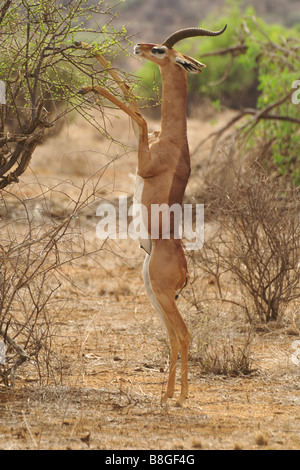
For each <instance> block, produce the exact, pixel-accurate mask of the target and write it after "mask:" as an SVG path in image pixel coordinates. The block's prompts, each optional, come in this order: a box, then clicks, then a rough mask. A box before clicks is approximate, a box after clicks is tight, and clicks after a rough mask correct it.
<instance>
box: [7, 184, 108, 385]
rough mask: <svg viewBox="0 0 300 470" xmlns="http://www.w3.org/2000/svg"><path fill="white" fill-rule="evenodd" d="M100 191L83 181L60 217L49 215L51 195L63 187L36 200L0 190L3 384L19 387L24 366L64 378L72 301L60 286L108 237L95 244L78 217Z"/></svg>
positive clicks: (47, 378) (43, 378) (45, 378)
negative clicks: (60, 346)
mask: <svg viewBox="0 0 300 470" xmlns="http://www.w3.org/2000/svg"><path fill="white" fill-rule="evenodd" d="M98 182H99V181H98ZM76 189H78V188H76ZM97 191H98V188H97V184H96V183H95V181H94V182H93V185H92V189H90V188H88V185H87V184H86V183H84V184H83V187H82V188H81V189H80V191H79V195H78V197H77V199H74V200H71V198H70V197H68V198H67V199H68V204H67V205H66V207H65V208H64V210H63V208H62V210H61V216H60V217H56V218H54V217H51V216H49V214H51V212H52V210H51V204H52V198H54V199H55V192H57V195H58V196H59V197H61V193H62V192H64V187H63V186H62V187H60V186H59V185H56V187H55V191H54V190H49V189H48V190H47V191H45V193H44V194H42V195H40V196H38V197H33V198H31V199H23V198H20V197H18V196H16V195H14V194H12V193H9V192H6V191H3V192H2V193H1V195H0V220H1V222H0V223H1V225H0V227H1V229H0V230H1V232H0V340H1V342H2V343H1V344H2V345H3V343H4V344H5V357H4V358H3V354H2V361H0V383H3V384H4V385H5V386H9V387H13V386H14V383H15V378H16V372H17V371H18V372H19V369H20V367H21V366H23V367H24V365H26V366H29V365H30V368H31V369H30V370H34V376H35V377H37V379H38V380H39V381H40V383H45V382H46V383H49V382H50V383H57V381H60V382H61V379H62V377H61V375H62V373H63V362H64V360H63V358H62V357H59V354H58V353H57V352H56V350H55V348H54V347H53V346H54V343H55V342H56V340H57V338H58V334H59V333H58V330H59V328H60V325H61V321H65V319H66V315H67V314H66V313H64V312H65V311H66V312H67V311H70V310H71V309H70V305H69V304H70V302H72V300H71V299H68V298H67V299H66V298H65V296H64V295H62V294H61V292H60V290H61V287H62V284H63V283H65V284H66V282H70V283H72V284H74V283H73V281H72V279H71V278H70V276H69V273H68V270H69V268H70V266H72V263H73V264H74V263H76V262H77V260H79V259H81V258H82V257H83V256H92V254H93V253H94V252H98V251H99V250H100V249H101V243H103V242H100V246H97V247H95V246H94V245H93V243H91V244H90V243H89V242H88V241H87V240H86V239H85V237H84V233H83V228H82V227H81V226H80V223H79V222H78V220H79V219H80V217H81V216H82V215H83V214H84V213H85V212H86V213H89V211H90V209H89V206H90V205H91V204H94V203H95V194H96V193H97ZM65 196H66V197H67V195H66V194H65ZM67 305H69V308H66V306H67ZM73 308H74V306H73ZM3 359H4V360H3Z"/></svg>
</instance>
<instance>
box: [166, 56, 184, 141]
mask: <svg viewBox="0 0 300 470" xmlns="http://www.w3.org/2000/svg"><path fill="white" fill-rule="evenodd" d="M160 71H161V76H162V105H161V133H160V136H161V137H170V138H171V139H172V140H173V141H174V142H177V141H178V140H181V141H182V140H184V141H186V140H187V123H186V97H187V77H186V72H185V71H184V70H183V69H181V68H180V67H179V66H178V65H176V64H170V65H168V66H166V67H161V68H160Z"/></svg>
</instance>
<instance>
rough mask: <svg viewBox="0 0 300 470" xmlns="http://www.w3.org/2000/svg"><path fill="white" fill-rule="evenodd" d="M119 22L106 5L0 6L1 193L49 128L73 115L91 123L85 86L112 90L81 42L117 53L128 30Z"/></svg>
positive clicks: (68, 0) (9, 0)
mask: <svg viewBox="0 0 300 470" xmlns="http://www.w3.org/2000/svg"><path fill="white" fill-rule="evenodd" d="M115 16H116V13H114V11H113V7H108V6H106V5H105V4H104V2H103V1H100V2H98V3H95V4H94V3H93V2H89V1H88V0H61V1H57V0H41V1H39V2H36V1H35V0H6V1H4V3H3V4H2V6H0V31H1V34H0V85H1V90H2V91H1V90H0V91H1V96H0V189H3V188H5V187H6V186H8V185H9V184H11V183H13V182H17V181H18V178H19V177H20V176H21V175H22V174H23V173H24V172H25V170H26V168H27V167H28V164H29V162H30V160H31V158H32V155H33V152H34V149H35V148H36V146H37V145H38V143H39V142H40V141H41V138H42V136H43V135H44V134H45V130H46V129H48V128H51V127H53V126H55V125H56V124H57V123H58V122H59V121H61V119H62V118H63V117H65V116H66V115H67V114H68V113H70V112H72V111H74V110H76V111H78V112H79V113H81V114H82V115H83V116H84V117H85V118H87V119H91V112H90V106H89V107H86V105H85V104H84V102H83V101H82V98H81V97H80V96H78V90H79V89H80V88H81V87H82V86H83V85H85V84H87V83H88V84H91V83H95V82H97V83H100V84H101V85H102V86H104V87H106V88H110V87H111V86H113V85H112V83H111V81H110V76H109V74H107V71H105V70H100V69H99V67H98V68H97V66H96V65H95V62H94V61H93V60H92V57H91V56H92V54H91V52H90V50H85V51H82V50H79V49H78V48H77V47H76V45H75V44H76V41H78V39H79V40H82V39H84V40H85V41H88V42H89V43H91V42H92V41H95V42H97V49H98V50H100V51H101V52H105V54H106V56H108V57H111V56H112V55H115V54H117V52H118V50H120V49H122V43H123V42H124V40H126V31H125V29H122V30H120V31H116V30H115V29H114V28H113V27H112V22H113V19H114V18H115ZM83 33H84V34H83ZM121 75H122V73H121ZM99 126H101V123H97V127H99Z"/></svg>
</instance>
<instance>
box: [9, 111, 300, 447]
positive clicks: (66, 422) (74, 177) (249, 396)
mask: <svg viewBox="0 0 300 470" xmlns="http://www.w3.org/2000/svg"><path fill="white" fill-rule="evenodd" d="M228 113H229V114H230V112H228ZM229 114H226V113H223V114H222V116H221V117H220V120H219V122H217V123H212V122H211V121H210V119H209V118H207V119H206V120H199V118H197V119H196V118H195V119H192V120H190V121H189V140H190V146H191V150H192V151H193V149H194V148H195V147H196V145H197V143H198V142H199V141H200V140H201V139H202V138H203V136H205V135H206V134H207V133H208V132H211V131H212V130H215V129H216V128H217V126H218V125H221V124H222V122H225V121H226V119H227V118H228V115H229ZM113 125H115V132H116V133H117V134H118V137H119V136H120V135H121V137H122V139H123V141H124V142H126V143H129V145H132V146H134V144H133V138H132V133H131V131H130V125H129V122H128V121H127V120H125V119H121V122H120V120H119V121H118V123H117V124H113ZM156 126H157V124H156V123H155V122H152V123H151V127H153V129H151V130H154V129H155V128H156ZM112 155H113V156H116V155H119V158H118V159H117V160H116V161H114V163H113V164H111V165H110V166H109V167H108V169H107V171H105V173H104V174H103V176H102V183H101V187H102V193H103V196H104V197H105V198H108V199H110V198H112V199H113V198H116V197H117V196H118V195H120V194H130V193H132V191H133V184H134V173H135V158H136V156H135V153H134V152H133V151H130V150H124V149H122V148H120V147H117V146H116V145H115V144H113V143H107V141H106V140H105V139H104V138H102V137H99V135H98V134H97V132H96V131H95V129H93V128H91V127H88V126H87V125H86V124H83V123H82V122H80V123H78V122H75V123H74V122H73V123H70V124H69V125H68V126H66V127H65V128H64V129H63V130H62V132H61V133H60V134H59V135H58V136H55V137H52V138H50V139H48V140H47V141H46V142H45V144H43V145H42V146H41V147H39V148H38V149H37V153H36V156H35V159H34V161H33V163H32V166H31V169H29V170H28V172H27V174H26V177H25V178H24V179H23V180H22V183H20V186H19V188H18V191H20V194H22V196H23V197H28V198H30V197H32V196H33V195H36V194H38V193H39V191H44V188H45V187H50V186H51V187H54V186H55V185H56V184H57V181H58V175H59V181H60V183H59V184H60V186H59V189H56V191H55V197H54V196H53V201H52V209H53V211H54V212H55V211H56V214H58V213H59V211H60V210H61V208H62V207H64V205H65V204H66V201H67V198H66V194H67V195H68V196H69V197H71V195H72V192H73V191H74V192H76V190H75V189H74V184H79V182H80V181H82V180H83V179H87V178H88V177H89V175H91V174H93V172H95V171H97V170H98V169H99V167H101V165H106V164H107V162H108V161H110V160H111V158H112ZM205 164H206V160H205V159H204V158H203V159H202V157H201V155H198V154H197V155H196V156H195V157H193V159H192V165H193V167H194V168H196V167H197V168H198V170H199V169H200V171H201V168H203V166H205ZM197 181H198V180H197V178H195V177H194V176H193V175H192V178H191V182H190V184H189V187H188V191H189V192H190V193H192V192H193V190H194V188H196V186H197V184H198V183H197ZM62 187H63V188H64V190H63V191H61V188H62ZM86 220H88V219H86ZM86 223H87V224H89V225H88V228H87V229H86V237H87V238H88V239H89V241H91V242H92V243H94V244H95V246H96V245H97V244H99V246H100V241H99V240H97V237H96V230H95V222H94V219H93V220H90V219H89V220H88V222H86ZM97 246H98V245H97ZM142 263H143V252H142V250H140V249H139V248H138V246H137V242H135V241H132V240H122V241H118V242H113V241H112V242H110V244H109V245H108V246H106V249H105V250H101V251H99V253H98V255H97V257H95V256H94V257H90V258H88V259H83V258H82V259H81V260H80V261H79V262H78V263H77V264H76V266H73V267H72V272H71V274H72V279H73V281H74V284H72V285H70V284H68V283H66V284H65V285H63V286H62V289H61V290H60V291H59V293H58V294H57V295H58V296H60V298H65V299H72V300H73V303H72V306H71V304H69V303H66V307H65V309H64V311H62V312H61V317H60V318H59V319H57V320H56V321H57V325H56V326H57V331H58V332H59V333H58V335H57V344H55V348H56V350H60V351H61V352H63V354H62V355H61V357H63V360H60V362H59V363H58V364H57V368H60V373H61V377H62V380H61V382H60V383H53V384H51V385H43V386H41V385H39V383H38V381H37V380H36V376H35V374H34V372H33V370H31V369H30V367H24V369H23V370H21V371H20V374H19V377H18V380H17V382H16V386H15V389H14V390H5V389H4V388H0V449H7V450H8V449H10V450H18V449H50V450H54V449H62V450H64V449H72V450H75V449H96V450H97V449H99V450H112V449H113V450H133V449H146V450H147V449H148V450H149V449H150V450H179V451H180V450H186V449H188V450H192V451H197V450H200V449H210V450H217V449H221V450H222V449H224V450H225V449H273V450H276V449H278V450H279V449H294V450H296V449H297V450H299V449H300V382H299V379H300V361H299V364H297V361H296V363H295V360H293V357H295V355H294V356H293V353H295V351H294V349H293V347H294V348H295V341H297V340H298V339H299V337H297V336H291V334H290V333H291V330H290V329H289V328H288V325H281V326H276V327H275V326H274V327H271V326H270V327H265V328H261V329H258V330H257V332H256V335H255V339H254V342H253V344H252V357H253V364H252V369H253V372H252V373H251V374H250V375H247V376H239V377H224V376H216V375H213V374H209V375H204V374H202V372H201V368H200V367H199V365H198V364H197V362H196V361H192V360H191V361H190V369H189V384H190V393H189V399H188V400H187V401H186V403H185V404H184V407H182V408H178V407H176V406H175V403H176V397H175V398H174V399H172V400H170V401H169V402H168V403H167V404H166V405H161V402H160V399H161V396H162V393H163V391H164V387H165V384H166V380H167V372H168V348H167V343H166V340H165V333H164V330H163V329H162V327H161V324H160V321H159V319H158V318H157V317H156V315H155V314H154V312H153V311H152V308H151V306H150V304H149V301H148V299H147V296H146V294H145V290H144V287H143V281H142V275H141V270H142ZM100 265H101V266H102V268H101V266H100ZM199 288H200V286H199ZM179 305H180V307H181V308H183V310H184V307H185V301H184V299H180V300H179ZM225 313H226V312H225ZM223 320H224V322H226V314H225V315H224V318H223ZM186 321H187V322H188V323H189V318H188V315H186ZM189 324H190V323H189ZM220 327H221V324H220ZM192 334H193V332H192ZM293 334H295V331H294V332H293ZM296 346H297V344H296ZM299 356H300V355H299ZM178 376H179V373H177V387H176V393H177V394H178V389H179V383H178Z"/></svg>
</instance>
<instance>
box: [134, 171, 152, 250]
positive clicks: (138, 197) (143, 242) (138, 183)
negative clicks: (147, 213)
mask: <svg viewBox="0 0 300 470" xmlns="http://www.w3.org/2000/svg"><path fill="white" fill-rule="evenodd" d="M143 188H144V180H143V178H142V177H141V176H139V175H136V179H135V194H134V197H133V203H134V204H141V203H142V194H143ZM141 231H142V233H147V229H146V226H145V225H144V226H143V227H141ZM139 242H140V246H141V247H142V248H144V250H145V251H146V252H147V253H148V254H150V253H151V239H150V237H149V236H148V237H147V238H145V237H143V238H142V239H139Z"/></svg>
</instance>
